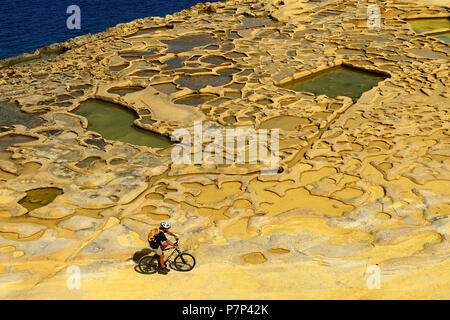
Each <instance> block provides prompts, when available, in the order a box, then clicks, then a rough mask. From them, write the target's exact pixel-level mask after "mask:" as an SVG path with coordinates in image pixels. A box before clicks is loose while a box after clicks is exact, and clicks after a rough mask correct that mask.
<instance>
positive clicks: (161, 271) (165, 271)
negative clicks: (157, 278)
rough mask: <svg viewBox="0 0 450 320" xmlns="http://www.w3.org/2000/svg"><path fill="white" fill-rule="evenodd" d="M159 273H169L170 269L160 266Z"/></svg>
mask: <svg viewBox="0 0 450 320" xmlns="http://www.w3.org/2000/svg"><path fill="white" fill-rule="evenodd" d="M158 273H159V274H168V273H169V271H168V270H167V268H164V269H162V268H159V269H158Z"/></svg>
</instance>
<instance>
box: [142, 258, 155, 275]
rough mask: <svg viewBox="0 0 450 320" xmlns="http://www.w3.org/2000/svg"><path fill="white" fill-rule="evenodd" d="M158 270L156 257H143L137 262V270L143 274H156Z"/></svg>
mask: <svg viewBox="0 0 450 320" xmlns="http://www.w3.org/2000/svg"><path fill="white" fill-rule="evenodd" d="M158 268H159V262H158V256H156V255H155V256H145V257H142V258H141V260H139V270H141V272H142V273H145V274H152V273H156V271H158Z"/></svg>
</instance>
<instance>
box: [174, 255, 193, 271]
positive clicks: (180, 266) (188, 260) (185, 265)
mask: <svg viewBox="0 0 450 320" xmlns="http://www.w3.org/2000/svg"><path fill="white" fill-rule="evenodd" d="M174 266H175V269H177V271H182V272H187V271H191V270H192V269H194V267H195V258H194V256H193V255H192V254H189V253H180V254H179V255H178V256H177V257H176V258H175V261H174Z"/></svg>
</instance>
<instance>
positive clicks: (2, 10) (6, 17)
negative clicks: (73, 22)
mask: <svg viewBox="0 0 450 320" xmlns="http://www.w3.org/2000/svg"><path fill="white" fill-rule="evenodd" d="M199 2H208V1H207V0H165V1H162V0H70V1H67V0H54V1H51V0H0V59H4V58H8V57H12V56H16V55H19V54H21V53H23V52H29V53H32V52H34V51H35V50H36V49H38V48H41V47H44V46H46V45H49V44H52V43H55V42H62V41H65V40H67V39H70V38H73V37H76V36H79V35H83V34H87V33H97V32H101V31H104V30H106V29H107V28H109V27H113V26H115V25H117V24H118V23H123V22H130V21H132V20H135V19H139V18H145V17H151V16H165V15H166V14H171V13H174V12H178V11H181V10H183V9H187V8H190V7H191V6H193V5H195V4H196V3H199ZM209 2H214V1H213V0H209ZM70 5H77V6H78V7H79V8H80V11H81V24H80V26H81V29H80V30H76V29H74V30H69V29H68V28H67V26H66V21H67V19H68V18H69V17H70V16H71V14H67V13H66V12H67V8H68V7H69V6H70Z"/></svg>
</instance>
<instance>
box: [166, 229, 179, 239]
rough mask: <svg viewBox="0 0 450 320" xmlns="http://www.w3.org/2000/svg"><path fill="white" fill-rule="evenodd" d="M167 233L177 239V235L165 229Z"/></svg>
mask: <svg viewBox="0 0 450 320" xmlns="http://www.w3.org/2000/svg"><path fill="white" fill-rule="evenodd" d="M167 233H168V234H170V235H171V236H172V237H174V238H175V239H176V240H178V236H177V235H176V234H174V233H172V232H170V231H169V230H167Z"/></svg>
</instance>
